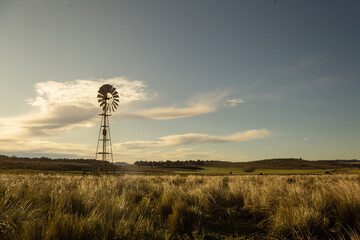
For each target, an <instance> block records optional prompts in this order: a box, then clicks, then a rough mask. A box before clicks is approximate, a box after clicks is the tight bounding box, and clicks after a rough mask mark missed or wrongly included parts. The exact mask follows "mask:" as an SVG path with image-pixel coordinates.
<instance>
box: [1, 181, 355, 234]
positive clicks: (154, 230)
mask: <svg viewBox="0 0 360 240" xmlns="http://www.w3.org/2000/svg"><path fill="white" fill-rule="evenodd" d="M359 238H360V177H359V176H358V175H321V176H320V175H319V176H300V175H299V176H122V177H112V176H105V177H95V176H86V177H79V176H44V175H33V176H29V175H28V176H25V175H0V239H359Z"/></svg>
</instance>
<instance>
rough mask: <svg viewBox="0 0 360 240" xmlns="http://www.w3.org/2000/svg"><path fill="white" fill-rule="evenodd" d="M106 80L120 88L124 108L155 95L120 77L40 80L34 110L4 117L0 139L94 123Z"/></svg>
mask: <svg viewBox="0 0 360 240" xmlns="http://www.w3.org/2000/svg"><path fill="white" fill-rule="evenodd" d="M105 83H108V84H112V85H114V87H116V88H117V90H118V92H119V100H120V102H119V105H120V107H121V106H123V105H126V104H129V103H133V102H137V101H145V100H149V99H151V98H152V97H153V95H152V94H149V93H148V92H146V91H145V88H146V85H145V84H144V83H143V82H142V81H130V80H127V79H126V78H120V77H118V78H111V79H100V80H94V81H92V80H75V81H67V82H53V81H48V82H40V83H37V84H36V85H35V90H36V93H37V96H36V97H35V98H31V99H28V100H27V102H28V103H29V104H30V105H31V106H32V107H33V109H32V110H31V112H30V113H28V114H25V115H22V116H18V117H12V118H3V119H0V120H1V125H0V129H2V130H3V131H4V132H3V133H4V134H3V135H2V136H0V139H5V138H7V139H8V138H9V137H10V136H11V137H12V138H13V139H14V138H19V137H28V136H42V135H50V134H55V133H57V132H59V131H63V130H65V129H71V128H73V127H75V126H84V127H89V126H92V125H93V124H94V122H95V121H97V120H98V119H97V117H98V115H97V114H98V113H99V112H100V108H99V106H98V102H97V98H96V96H97V91H98V89H99V87H100V86H101V85H103V84H105Z"/></svg>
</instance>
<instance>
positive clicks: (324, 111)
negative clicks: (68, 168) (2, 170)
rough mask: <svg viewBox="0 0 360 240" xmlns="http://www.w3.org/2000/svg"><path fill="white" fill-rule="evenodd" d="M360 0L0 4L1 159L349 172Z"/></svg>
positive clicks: (357, 131)
mask: <svg viewBox="0 0 360 240" xmlns="http://www.w3.org/2000/svg"><path fill="white" fill-rule="evenodd" d="M359 24H360V2H359V1H356V0H349V1H335V0H316V1H314V0H301V1H300V0H297V1H285V0H277V1H273V0H226V1H218V0H217V1H215V0H195V1H194V0H181V1H180V0H146V1H145V0H142V1H140V0H118V1H116V0H101V1H100V0H62V1H60V0H22V1H21V0H0V83H1V85H0V109H1V111H0V154H6V155H16V156H29V157H39V156H48V157H71V158H94V157H95V152H96V145H97V138H98V132H99V128H100V116H99V115H98V114H99V113H101V109H100V107H99V106H98V103H97V99H96V95H97V90H98V89H99V87H100V86H101V85H103V84H112V85H113V86H114V87H116V88H117V90H118V92H119V95H120V106H119V108H118V110H117V111H116V112H115V113H113V114H112V116H111V118H110V126H111V136H112V146H113V153H114V161H125V162H129V163H132V162H135V161H139V160H143V161H165V160H186V159H203V160H206V159H207V160H222V161H251V160H259V159H269V158H287V157H290V158H300V157H301V158H303V159H309V160H320V159H356V158H359V154H360V152H359V149H360V148H359V143H360V125H359V123H360V107H359V102H360V94H359V90H360V81H359V80H360V79H359V76H360V68H359V63H360V47H359V43H360V28H359Z"/></svg>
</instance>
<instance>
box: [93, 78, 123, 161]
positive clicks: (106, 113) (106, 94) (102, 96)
mask: <svg viewBox="0 0 360 240" xmlns="http://www.w3.org/2000/svg"><path fill="white" fill-rule="evenodd" d="M97 98H98V102H99V103H100V107H101V108H102V110H103V113H101V114H99V115H100V116H101V123H100V131H99V137H98V143H97V147H96V155H95V159H98V155H101V160H102V161H110V159H111V162H112V163H113V161H114V160H113V153H112V146H111V135H110V124H109V117H110V116H111V114H110V113H111V112H114V111H115V110H116V109H117V107H118V105H119V104H118V102H119V95H118V92H117V91H116V88H114V87H113V86H112V85H110V84H104V85H102V86H101V87H100V89H99V91H98V95H97ZM99 145H100V146H101V145H102V150H101V151H99Z"/></svg>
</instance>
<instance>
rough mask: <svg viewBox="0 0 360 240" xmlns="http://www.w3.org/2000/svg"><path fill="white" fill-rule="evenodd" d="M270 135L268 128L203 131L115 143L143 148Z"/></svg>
mask: <svg viewBox="0 0 360 240" xmlns="http://www.w3.org/2000/svg"><path fill="white" fill-rule="evenodd" d="M269 135H270V132H269V131H268V130H266V129H260V130H256V129H254V130H248V131H245V132H237V133H235V134H232V135H228V136H213V135H208V134H201V133H187V134H182V135H169V136H164V137H160V138H159V140H157V141H130V142H124V143H117V144H114V148H115V149H142V148H158V147H174V146H183V145H198V144H206V143H231V142H244V141H249V140H253V139H258V138H264V137H267V136H269Z"/></svg>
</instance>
